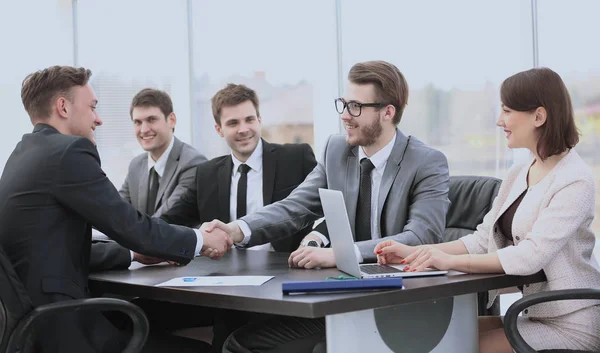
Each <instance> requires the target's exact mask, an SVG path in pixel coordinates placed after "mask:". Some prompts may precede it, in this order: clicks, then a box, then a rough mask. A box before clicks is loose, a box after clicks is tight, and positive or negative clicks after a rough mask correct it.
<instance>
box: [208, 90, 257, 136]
mask: <svg viewBox="0 0 600 353" xmlns="http://www.w3.org/2000/svg"><path fill="white" fill-rule="evenodd" d="M211 101H212V111H213V117H214V118H215V122H216V123H217V125H219V126H221V111H222V109H223V107H231V106H234V105H238V104H240V103H244V102H245V101H250V102H252V105H254V109H256V117H260V113H259V111H258V106H259V104H258V96H257V95H256V92H255V91H254V90H253V89H251V88H248V87H247V86H245V85H236V84H233V83H228V84H227V86H226V87H225V88H223V89H221V90H220V91H219V92H217V93H216V94H215V95H214V96H213V97H212V99H211Z"/></svg>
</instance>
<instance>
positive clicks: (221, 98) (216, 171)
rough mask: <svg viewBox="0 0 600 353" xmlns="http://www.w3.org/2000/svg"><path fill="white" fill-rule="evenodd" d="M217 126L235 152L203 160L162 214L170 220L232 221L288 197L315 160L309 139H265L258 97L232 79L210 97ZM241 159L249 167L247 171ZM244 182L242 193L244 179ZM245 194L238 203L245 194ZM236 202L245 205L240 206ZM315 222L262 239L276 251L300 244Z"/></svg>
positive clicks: (189, 223)
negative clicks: (189, 184)
mask: <svg viewBox="0 0 600 353" xmlns="http://www.w3.org/2000/svg"><path fill="white" fill-rule="evenodd" d="M212 110H213V116H214V118H215V129H216V131H217V133H218V134H219V136H221V137H222V138H224V139H225V141H226V142H227V144H228V145H229V147H230V148H231V154H229V155H226V156H221V157H217V158H214V159H212V160H210V161H208V162H205V163H202V164H200V165H199V166H198V168H197V170H196V183H195V185H193V186H192V187H190V188H189V189H188V192H186V193H185V194H184V195H183V196H182V197H181V198H180V199H179V200H178V201H177V202H176V203H175V204H174V205H173V206H172V207H171V208H170V209H169V210H168V211H167V212H165V213H164V214H163V215H162V216H161V218H162V219H164V220H165V221H167V222H168V223H173V224H180V225H185V226H188V227H196V226H199V225H201V224H202V223H204V222H208V221H211V220H213V219H219V220H221V221H223V222H229V221H233V220H235V219H237V218H239V217H240V216H243V215H245V214H250V213H252V212H255V211H258V210H260V209H261V208H262V207H263V206H266V205H269V204H271V203H273V202H276V201H279V200H283V199H284V198H286V197H287V196H288V195H289V194H290V193H291V192H292V191H293V190H294V189H295V188H296V187H297V186H298V185H300V183H302V182H303V181H304V179H305V178H306V176H307V175H308V174H309V173H310V172H311V171H312V170H313V168H314V167H315V165H316V163H317V162H316V160H315V156H314V153H313V151H312V149H311V148H310V146H309V145H308V144H286V145H279V144H273V143H268V142H267V141H265V140H263V139H261V124H262V120H261V119H262V118H261V116H260V113H259V101H258V97H257V95H256V92H254V91H253V90H252V89H250V88H248V87H246V86H244V85H234V84H229V85H227V87H225V88H223V89H221V90H220V91H219V92H217V93H216V94H215V96H214V97H213V98H212ZM241 165H246V166H248V167H249V170H248V171H247V172H246V175H245V176H243V175H242V173H241V172H240V171H239V169H240V166H241ZM244 178H245V179H246V180H245V183H246V186H245V189H246V193H245V195H241V194H240V187H239V184H240V181H241V182H242V183H244V180H243V179H244ZM242 196H243V199H244V200H245V202H244V204H243V205H242V204H240V202H241V201H242V200H241V197H242ZM238 208H244V209H245V210H244V212H243V214H242V213H240V212H239V211H242V210H241V209H238ZM311 229H312V224H310V225H307V226H306V227H303V228H302V229H299V230H298V231H296V232H294V233H293V234H282V235H281V236H279V237H278V239H277V240H276V241H273V242H271V243H270V244H265V245H263V248H269V249H270V248H272V249H273V250H275V251H281V252H291V251H293V250H295V249H296V248H298V245H299V244H300V242H301V240H302V239H303V237H304V236H305V235H306V234H307V233H308V232H310V230H311Z"/></svg>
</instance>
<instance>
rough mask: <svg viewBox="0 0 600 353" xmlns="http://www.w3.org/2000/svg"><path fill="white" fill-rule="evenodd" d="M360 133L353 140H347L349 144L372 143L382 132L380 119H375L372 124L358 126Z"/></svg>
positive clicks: (368, 144) (361, 144)
mask: <svg viewBox="0 0 600 353" xmlns="http://www.w3.org/2000/svg"><path fill="white" fill-rule="evenodd" d="M358 130H359V132H360V135H359V136H358V138H357V139H356V141H354V142H349V144H350V145H351V146H370V145H372V144H374V143H375V142H376V141H377V139H378V138H379V136H381V134H382V133H383V126H381V121H379V119H375V120H374V121H373V123H372V124H370V125H365V126H361V127H359V128H358Z"/></svg>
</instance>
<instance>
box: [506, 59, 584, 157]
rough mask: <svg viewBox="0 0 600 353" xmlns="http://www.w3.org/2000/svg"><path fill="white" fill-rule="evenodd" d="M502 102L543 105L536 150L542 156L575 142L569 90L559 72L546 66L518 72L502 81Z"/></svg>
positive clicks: (523, 107) (527, 107)
mask: <svg viewBox="0 0 600 353" xmlns="http://www.w3.org/2000/svg"><path fill="white" fill-rule="evenodd" d="M500 99H501V100H502V103H503V104H504V105H505V106H506V107H508V108H510V109H513V110H516V111H521V112H533V111H534V110H536V109H537V108H539V107H544V109H546V114H547V117H546V123H545V124H544V125H542V126H540V127H539V128H538V131H539V139H538V142H537V153H538V155H539V156H540V158H541V159H542V160H544V159H546V158H548V157H550V156H552V155H555V154H560V153H562V152H565V151H566V150H567V149H570V148H573V147H575V145H576V144H577V143H578V142H579V132H578V131H577V127H576V126H575V114H574V113H573V105H572V103H571V97H570V96H569V91H568V90H567V87H566V86H565V84H564V82H563V80H562V79H561V78H560V76H559V75H558V74H557V73H556V72H554V71H552V70H550V69H548V68H546V67H542V68H535V69H531V70H527V71H523V72H519V73H517V74H515V75H513V76H511V77H509V78H507V79H506V80H504V82H503V83H502V86H501V88H500Z"/></svg>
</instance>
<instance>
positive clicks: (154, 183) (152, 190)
mask: <svg viewBox="0 0 600 353" xmlns="http://www.w3.org/2000/svg"><path fill="white" fill-rule="evenodd" d="M157 194H158V173H157V172H156V170H155V169H154V167H152V168H150V175H148V202H147V203H146V214H148V215H149V216H152V215H153V214H154V205H155V204H156V195H157Z"/></svg>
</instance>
